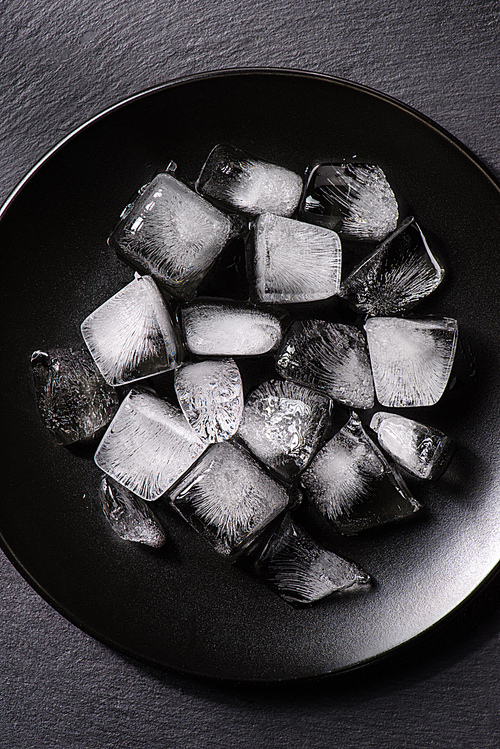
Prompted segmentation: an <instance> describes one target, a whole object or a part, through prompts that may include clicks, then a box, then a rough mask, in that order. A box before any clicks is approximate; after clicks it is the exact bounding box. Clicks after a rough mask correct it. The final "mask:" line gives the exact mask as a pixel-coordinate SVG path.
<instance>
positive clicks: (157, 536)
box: [99, 476, 165, 548]
mask: <svg viewBox="0 0 500 749" xmlns="http://www.w3.org/2000/svg"><path fill="white" fill-rule="evenodd" d="M99 501H100V503H101V507H102V511H103V513H104V517H105V518H106V520H107V521H108V523H109V524H110V526H111V528H112V529H113V530H114V532H115V533H116V534H117V535H118V536H120V538H123V539H124V540H125V541H136V542H137V543H141V544H146V546H153V547H154V548H159V547H160V546H163V544H164V543H165V533H164V531H163V528H162V527H161V525H160V524H159V522H158V521H157V519H156V518H155V516H154V515H153V513H152V512H151V510H150V508H149V507H148V505H147V504H146V503H145V502H144V501H143V500H142V499H141V498H140V497H136V496H135V494H132V492H130V491H129V490H128V489H125V488H124V487H123V486H120V484H117V483H116V481H113V479H110V478H109V477H108V476H104V477H103V479H102V481H101V485H100V487H99Z"/></svg>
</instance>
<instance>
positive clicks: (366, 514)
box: [300, 414, 419, 534]
mask: <svg viewBox="0 0 500 749" xmlns="http://www.w3.org/2000/svg"><path fill="white" fill-rule="evenodd" d="M300 481H301V484H302V486H303V487H304V490H305V493H306V497H307V499H308V500H309V501H310V502H311V503H312V505H313V507H314V508H315V509H316V511H318V512H319V513H320V514H321V515H322V516H324V517H325V518H327V520H329V521H331V523H332V524H333V525H334V526H335V527H336V528H337V530H339V531H340V532H341V533H345V534H352V533H357V532H358V531H361V530H365V529H366V528H371V527H374V526H377V525H380V524H382V523H387V522H391V521H393V520H398V519H400V518H404V517H407V516H409V515H412V514H413V513H414V512H416V511H417V510H418V509H419V504H418V502H417V501H416V500H415V499H414V498H413V497H412V496H411V494H410V492H409V491H408V488H407V486H406V484H405V483H404V481H403V479H402V478H401V476H400V475H399V474H398V473H397V471H396V470H395V469H393V468H391V467H390V466H389V464H388V462H387V461H386V459H385V458H384V456H383V455H382V453H381V452H380V450H378V449H377V448H376V447H375V445H374V444H373V442H372V441H371V440H370V438H369V437H368V435H367V434H366V432H365V431H364V429H363V427H362V425H361V422H360V420H359V417H358V416H357V415H356V414H352V415H351V417H350V419H349V421H348V422H347V424H346V425H345V426H344V427H343V428H342V429H341V430H340V432H337V434H336V435H335V436H334V437H332V439H331V440H330V441H329V442H327V444H326V445H325V446H324V447H323V448H322V449H321V450H320V451H319V453H318V454H317V455H316V457H315V458H314V459H313V460H312V462H311V464H310V466H309V468H307V469H306V470H305V471H304V473H303V474H302V476H301V479H300Z"/></svg>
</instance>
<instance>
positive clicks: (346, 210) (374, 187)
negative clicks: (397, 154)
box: [299, 163, 399, 241]
mask: <svg viewBox="0 0 500 749" xmlns="http://www.w3.org/2000/svg"><path fill="white" fill-rule="evenodd" d="M398 215H399V210H398V203H397V200H396V197H395V195H394V192H393V190H392V188H391V186H390V184H389V182H388V181H387V178H386V176H385V174H384V172H383V171H382V169H381V168H380V167H378V166H375V165H374V164H349V163H342V164H320V165H319V166H317V167H315V168H314V169H313V170H312V172H311V174H310V176H309V179H308V182H307V187H306V190H305V194H304V198H303V199H302V201H301V205H300V210H299V218H303V219H304V220H305V221H310V222H311V223H314V224H319V225H321V226H327V227H328V228H330V229H335V231H336V232H338V234H340V236H341V237H345V238H346V239H367V240H374V241H379V240H382V239H384V238H385V237H386V236H387V235H388V234H389V233H390V232H391V231H394V229H395V228H396V225H397V221H398Z"/></svg>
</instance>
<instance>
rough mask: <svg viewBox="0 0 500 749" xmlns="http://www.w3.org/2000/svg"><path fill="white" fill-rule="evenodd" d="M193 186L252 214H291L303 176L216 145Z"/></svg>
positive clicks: (295, 204)
mask: <svg viewBox="0 0 500 749" xmlns="http://www.w3.org/2000/svg"><path fill="white" fill-rule="evenodd" d="M196 189H197V190H198V192H200V193H201V194H202V195H206V196H207V197H208V198H211V199H212V200H215V201H216V202H218V203H220V204H221V205H222V206H224V207H226V208H228V209H229V210H237V211H243V213H248V214H250V215H252V216H256V215H258V214H259V213H275V214H277V215H278V216H291V215H292V213H293V212H294V211H295V209H296V208H297V205H298V203H299V200H300V195H301V193H302V180H301V178H300V177H299V176H298V174H295V173H294V172H291V171H289V170H288V169H284V168H283V167H281V166H276V165H275V164H269V163H268V162H266V161H261V160H260V159H254V158H253V157H252V156H248V154H246V153H244V152H243V151H240V149H239V148H235V147H234V146H225V145H219V146H215V148H213V149H212V151H211V152H210V153H209V155H208V158H207V160H206V162H205V164H204V165H203V168H202V170H201V172H200V176H199V177H198V180H197V182H196Z"/></svg>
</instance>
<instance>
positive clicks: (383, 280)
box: [339, 218, 444, 316]
mask: <svg viewBox="0 0 500 749" xmlns="http://www.w3.org/2000/svg"><path fill="white" fill-rule="evenodd" d="M443 278H444V268H443V267H442V266H441V265H440V264H439V261H438V260H437V259H436V257H435V256H434V255H433V254H432V251H431V250H430V248H429V245H428V244H427V241H426V239H425V237H424V235H423V234H422V231H421V229H420V227H419V226H418V224H417V223H416V222H415V220H414V219H413V218H409V219H406V220H405V222H404V223H403V224H401V226H400V227H399V228H398V229H397V230H396V231H395V232H393V233H392V234H391V235H390V236H389V237H387V239H386V240H385V241H384V242H383V243H382V244H381V245H380V247H378V248H377V249H376V250H375V252H374V253H373V254H372V255H370V256H369V257H368V258H367V259H366V260H364V261H363V262H362V263H361V264H360V265H358V267H357V268H355V269H354V270H353V272H352V273H351V274H350V276H349V277H348V278H346V279H345V281H343V283H342V285H341V287H340V291H339V296H340V297H343V298H344V299H345V300H346V301H347V302H349V304H350V305H351V306H353V307H354V308H355V309H357V310H358V311H359V312H366V313H368V314H369V315H375V316H376V315H397V314H401V313H402V312H405V311H407V310H409V309H411V308H412V307H414V306H415V304H417V303H418V302H419V301H420V300H421V299H424V298H425V297H426V296H428V295H429V294H430V293H431V292H432V291H434V290H435V289H436V288H437V287H438V286H439V284H440V283H441V281H442V280H443Z"/></svg>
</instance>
